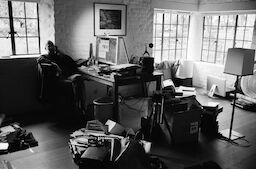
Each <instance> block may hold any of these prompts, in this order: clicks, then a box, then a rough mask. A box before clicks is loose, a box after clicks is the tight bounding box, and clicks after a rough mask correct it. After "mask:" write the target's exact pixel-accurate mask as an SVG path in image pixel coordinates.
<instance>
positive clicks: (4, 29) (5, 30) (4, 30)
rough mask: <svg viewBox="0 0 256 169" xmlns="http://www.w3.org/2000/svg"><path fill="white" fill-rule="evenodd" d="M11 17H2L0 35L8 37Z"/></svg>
mask: <svg viewBox="0 0 256 169" xmlns="http://www.w3.org/2000/svg"><path fill="white" fill-rule="evenodd" d="M9 24H10V23H9V19H0V37H8V36H9V32H10V25H9Z"/></svg>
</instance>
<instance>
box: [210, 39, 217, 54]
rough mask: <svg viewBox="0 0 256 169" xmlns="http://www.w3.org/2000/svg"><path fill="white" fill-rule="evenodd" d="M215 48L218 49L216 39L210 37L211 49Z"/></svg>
mask: <svg viewBox="0 0 256 169" xmlns="http://www.w3.org/2000/svg"><path fill="white" fill-rule="evenodd" d="M215 49H216V40H215V39H210V46H209V50H212V51H215Z"/></svg>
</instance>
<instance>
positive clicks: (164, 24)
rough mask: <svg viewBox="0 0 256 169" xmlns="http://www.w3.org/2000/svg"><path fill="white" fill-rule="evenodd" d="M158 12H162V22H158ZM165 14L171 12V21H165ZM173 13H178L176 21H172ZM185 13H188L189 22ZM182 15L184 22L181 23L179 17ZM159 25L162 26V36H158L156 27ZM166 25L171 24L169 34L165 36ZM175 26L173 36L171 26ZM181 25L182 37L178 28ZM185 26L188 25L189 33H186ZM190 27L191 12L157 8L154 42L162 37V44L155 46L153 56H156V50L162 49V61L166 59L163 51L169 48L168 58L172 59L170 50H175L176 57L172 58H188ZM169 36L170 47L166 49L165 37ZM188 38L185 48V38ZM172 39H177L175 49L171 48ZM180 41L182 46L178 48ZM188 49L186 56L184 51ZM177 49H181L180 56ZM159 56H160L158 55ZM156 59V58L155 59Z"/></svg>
mask: <svg viewBox="0 0 256 169" xmlns="http://www.w3.org/2000/svg"><path fill="white" fill-rule="evenodd" d="M158 14H161V15H162V21H161V23H158V22H157V16H156V15H158ZM165 14H169V15H170V21H169V23H166V22H165ZM172 15H176V16H175V17H176V22H175V23H172ZM183 15H187V23H184V22H185V21H184V16H183ZM180 16H182V22H181V23H180V22H179V17H180ZM157 25H158V26H161V37H159V36H157V33H156V32H157V29H156V27H157ZM165 26H169V27H170V28H169V31H168V32H169V36H164V32H165V29H164V27H165ZM173 26H174V27H175V37H172V36H171V28H172V27H173ZM179 26H181V28H182V32H181V34H182V35H181V37H179V36H178V31H179V30H178V28H179ZM185 26H187V35H184V31H183V30H184V29H185ZM189 27H190V13H189V12H177V11H171V10H168V11H166V10H157V9H155V10H154V20H153V31H154V32H153V43H154V44H157V43H156V40H157V39H158V38H159V39H161V44H160V49H156V48H153V57H154V58H156V54H155V53H156V51H160V59H159V60H160V62H161V61H163V60H164V58H163V57H164V56H163V53H164V51H165V50H168V60H170V58H171V57H172V56H170V51H171V50H174V58H171V59H174V60H176V59H181V58H184V59H187V50H188V40H189ZM166 38H168V45H169V46H168V48H167V49H164V39H166ZM179 39H181V42H179ZM184 39H186V48H183V40H184ZM171 40H174V41H175V44H174V49H172V48H170V44H171ZM178 43H181V45H180V48H178ZM184 50H185V51H186V52H185V56H183V51H184ZM177 51H180V52H181V54H180V56H179V58H178V56H177ZM158 57H159V56H158ZM155 60H156V59H155Z"/></svg>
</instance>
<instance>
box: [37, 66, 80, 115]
mask: <svg viewBox="0 0 256 169" xmlns="http://www.w3.org/2000/svg"><path fill="white" fill-rule="evenodd" d="M38 73H39V76H38V77H39V82H40V89H39V99H40V100H41V101H42V102H44V103H48V104H51V105H52V106H54V107H55V108H57V110H61V111H66V110H76V111H79V112H81V113H82V114H84V113H85V87H84V83H83V79H82V77H81V75H80V74H73V75H71V76H69V77H67V78H63V77H62V76H61V75H60V72H59V71H58V69H56V65H53V64H51V63H38Z"/></svg>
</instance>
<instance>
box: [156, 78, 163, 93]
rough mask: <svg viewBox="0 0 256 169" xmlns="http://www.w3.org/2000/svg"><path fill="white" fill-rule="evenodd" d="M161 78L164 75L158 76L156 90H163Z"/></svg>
mask: <svg viewBox="0 0 256 169" xmlns="http://www.w3.org/2000/svg"><path fill="white" fill-rule="evenodd" d="M161 78H162V76H157V77H156V90H161Z"/></svg>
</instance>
